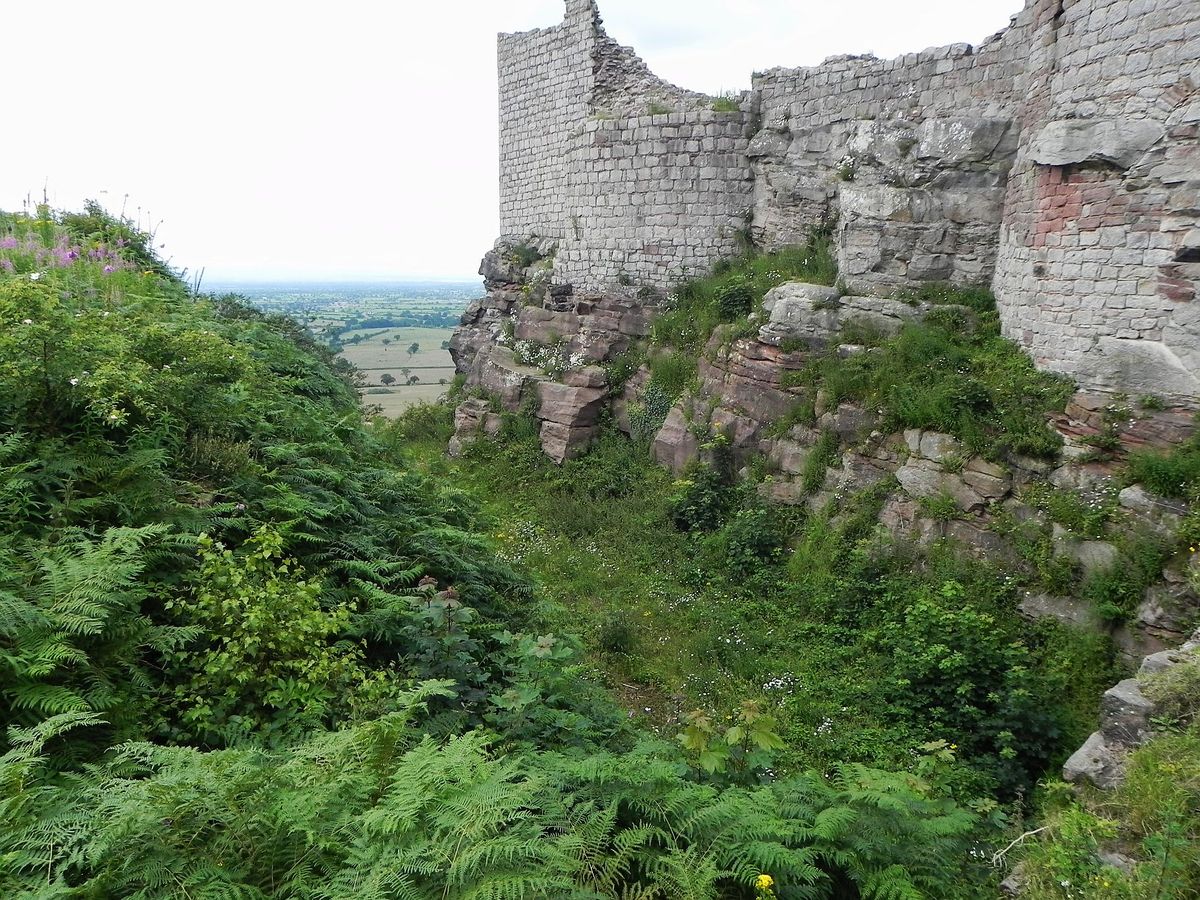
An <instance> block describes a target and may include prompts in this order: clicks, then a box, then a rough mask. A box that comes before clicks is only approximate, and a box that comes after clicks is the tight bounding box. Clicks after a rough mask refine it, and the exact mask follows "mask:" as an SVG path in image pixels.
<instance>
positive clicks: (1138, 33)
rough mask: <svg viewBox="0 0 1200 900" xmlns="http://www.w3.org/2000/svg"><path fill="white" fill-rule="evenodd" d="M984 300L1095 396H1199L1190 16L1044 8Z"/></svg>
mask: <svg viewBox="0 0 1200 900" xmlns="http://www.w3.org/2000/svg"><path fill="white" fill-rule="evenodd" d="M1032 9H1033V10H1034V12H1035V13H1036V15H1037V17H1038V40H1037V41H1036V43H1035V45H1034V50H1035V52H1034V53H1033V55H1032V57H1031V61H1030V67H1029V68H1030V74H1029V75H1028V84H1029V91H1028V97H1027V102H1026V105H1025V107H1024V109H1023V110H1022V121H1021V127H1022V140H1021V146H1020V150H1019V153H1018V156H1017V159H1016V161H1015V167H1014V170H1013V174H1012V177H1011V179H1010V183H1009V192H1008V198H1007V202H1006V206H1005V214H1004V219H1003V223H1002V227H1001V229H1000V235H1001V246H1000V254H999V262H998V265H997V270H996V276H995V281H994V288H995V290H996V293H997V296H998V297H999V298H1000V301H1001V304H1000V309H1001V314H1002V317H1003V321H1004V327H1005V333H1006V334H1007V335H1008V336H1009V337H1012V338H1013V339H1014V340H1017V341H1019V342H1020V343H1021V344H1022V345H1023V346H1024V347H1026V348H1027V349H1028V350H1029V352H1030V353H1031V355H1032V356H1033V357H1034V359H1035V361H1036V362H1037V363H1038V364H1039V365H1040V366H1043V367H1045V368H1049V369H1053V370H1056V371H1061V372H1064V373H1066V374H1068V375H1071V376H1072V377H1074V378H1075V379H1076V380H1078V381H1079V382H1080V383H1081V384H1083V385H1084V386H1086V387H1087V388H1089V389H1092V390H1099V391H1108V392H1117V391H1120V392H1125V393H1129V394H1131V395H1134V396H1136V395H1139V394H1144V393H1145V394H1155V395H1158V396H1162V397H1164V398H1168V399H1171V400H1174V401H1177V402H1184V403H1187V404H1190V405H1195V404H1196V401H1197V396H1198V395H1200V380H1198V377H1200V316H1198V314H1197V308H1196V305H1195V303H1194V302H1192V301H1193V300H1194V298H1195V292H1196V283H1197V278H1198V277H1200V266H1197V265H1196V264H1195V262H1191V261H1189V260H1190V259H1191V258H1192V257H1193V256H1196V255H1200V250H1197V249H1193V248H1195V247H1197V246H1200V232H1198V231H1197V226H1198V225H1200V222H1198V220H1197V213H1198V212H1200V147H1198V144H1197V134H1198V127H1200V95H1198V94H1197V92H1196V85H1197V83H1198V82H1200V4H1197V3H1196V2H1194V0H1074V2H1065V3H1061V4H1060V3H1056V2H1051V0H1039V2H1037V3H1035V4H1033V5H1032Z"/></svg>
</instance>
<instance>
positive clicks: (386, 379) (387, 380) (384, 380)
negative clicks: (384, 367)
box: [379, 372, 396, 385]
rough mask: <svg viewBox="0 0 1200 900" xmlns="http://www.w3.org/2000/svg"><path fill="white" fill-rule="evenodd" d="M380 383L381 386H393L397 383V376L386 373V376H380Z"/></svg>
mask: <svg viewBox="0 0 1200 900" xmlns="http://www.w3.org/2000/svg"><path fill="white" fill-rule="evenodd" d="M379 383H380V384H387V385H392V384H395V383H396V376H395V375H393V374H392V373H391V372H385V373H384V374H382V375H380V376H379Z"/></svg>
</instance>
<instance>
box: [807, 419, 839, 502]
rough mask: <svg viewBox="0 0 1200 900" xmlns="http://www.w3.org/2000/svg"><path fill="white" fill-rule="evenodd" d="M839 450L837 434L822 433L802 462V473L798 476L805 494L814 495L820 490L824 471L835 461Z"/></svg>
mask: <svg viewBox="0 0 1200 900" xmlns="http://www.w3.org/2000/svg"><path fill="white" fill-rule="evenodd" d="M839 449H840V447H839V444H838V437H837V433H836V432H834V431H822V432H821V436H820V437H819V438H817V442H816V444H814V445H813V448H812V451H811V452H810V453H809V454H808V458H807V459H806V460H805V461H804V471H803V472H802V473H801V475H800V482H801V484H802V485H803V486H804V492H805V493H806V494H813V493H816V492H817V491H818V490H819V489H820V487H821V485H822V484H823V483H824V482H825V470H826V469H828V468H829V467H830V466H832V465H833V464H834V463H835V462H836V461H837V458H838V450H839Z"/></svg>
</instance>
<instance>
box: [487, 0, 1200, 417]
mask: <svg viewBox="0 0 1200 900" xmlns="http://www.w3.org/2000/svg"><path fill="white" fill-rule="evenodd" d="M566 7H567V11H566V17H565V18H564V20H563V22H562V23H561V24H559V25H557V26H554V27H552V28H546V29H539V30H536V31H530V32H525V33H521V34H506V35H501V36H500V41H499V71H500V140H501V147H500V207H501V209H500V213H501V226H502V230H503V234H504V235H506V236H510V237H514V238H529V237H530V236H536V237H538V238H543V239H550V240H552V241H554V242H555V243H556V246H557V253H556V256H555V262H554V272H553V278H554V280H555V281H556V283H559V284H571V285H573V286H574V287H576V288H578V289H580V290H603V289H605V288H607V287H611V286H612V285H614V284H616V283H626V284H648V285H651V286H654V287H658V288H666V287H669V286H670V285H672V284H673V283H675V282H677V281H678V280H679V279H681V278H685V277H689V276H692V275H696V274H700V273H703V272H705V271H706V270H707V269H708V268H709V267H710V266H711V265H712V263H713V262H714V261H715V260H716V259H718V258H719V257H721V256H727V255H730V254H732V253H735V252H737V251H738V250H739V248H740V247H742V246H744V244H745V242H746V241H747V240H753V241H754V242H755V243H756V244H757V245H758V246H759V247H761V248H764V249H773V248H778V247H783V246H787V245H793V244H797V243H802V242H803V241H805V240H806V239H807V238H808V237H809V235H810V233H811V231H812V229H814V228H815V227H825V228H832V229H833V236H834V240H835V243H836V251H837V257H838V265H839V270H840V274H841V278H842V279H843V282H844V284H845V287H846V289H847V290H848V291H850V292H851V293H853V294H857V295H874V296H887V295H888V294H889V293H895V292H896V291H897V290H902V289H906V288H910V287H912V286H914V285H918V284H920V283H921V282H928V281H950V282H954V283H958V284H971V285H991V286H992V288H993V290H994V292H995V293H996V296H997V300H998V303H999V308H1000V315H1001V322H1002V326H1003V329H1004V333H1005V334H1006V335H1007V336H1008V337H1010V338H1012V339H1014V340H1015V341H1017V342H1019V343H1020V344H1021V345H1022V346H1023V347H1024V348H1026V349H1027V350H1028V352H1029V353H1030V355H1031V356H1032V357H1033V358H1034V360H1035V362H1036V363H1037V364H1038V365H1039V366H1041V367H1043V368H1046V369H1051V370H1055V371H1059V372H1063V373H1065V374H1067V375H1070V376H1071V377H1073V378H1074V379H1076V381H1077V382H1078V383H1079V384H1080V386H1081V387H1082V388H1084V389H1085V390H1089V391H1094V392H1100V393H1110V394H1111V393H1118V392H1124V393H1128V394H1131V395H1143V394H1153V395H1155V396H1157V397H1159V398H1160V399H1162V400H1164V401H1167V402H1168V403H1169V404H1174V405H1179V406H1185V407H1196V406H1200V298H1198V297H1197V285H1198V284H1200V89H1198V85H1200V0H1027V3H1026V6H1025V8H1024V9H1023V10H1022V11H1021V12H1020V13H1019V14H1017V15H1016V16H1014V17H1013V19H1012V22H1011V24H1010V26H1009V27H1008V28H1007V29H1005V30H1004V31H1002V32H1000V33H998V34H997V35H995V36H993V37H991V38H989V39H988V40H987V41H985V42H984V43H983V44H982V45H980V46H977V47H972V46H970V45H968V44H954V45H951V46H948V47H940V48H934V49H929V50H924V51H921V52H919V53H910V54H906V55H904V56H900V57H897V58H895V59H889V60H882V59H876V58H875V57H871V56H865V57H854V56H841V57H833V58H831V59H829V60H826V61H825V62H824V63H823V64H822V65H820V66H813V67H805V68H796V69H771V70H769V71H765V72H760V73H757V74H755V75H754V78H753V90H752V91H750V92H748V93H745V94H742V95H740V96H738V97H735V98H719V99H718V98H712V97H708V96H705V95H703V94H698V93H694V92H691V91H687V90H684V89H682V88H679V87H676V86H674V85H671V84H668V83H667V82H665V81H663V80H662V79H659V78H657V77H656V76H655V75H654V74H653V73H651V72H650V70H649V69H648V68H647V67H646V65H645V63H643V62H642V60H640V59H639V58H638V57H637V55H636V54H635V53H634V52H633V51H632V50H630V49H628V48H624V47H620V46H618V45H617V44H616V43H615V42H614V41H612V39H611V38H609V37H608V35H607V34H606V33H605V31H604V29H603V26H602V23H601V20H600V15H599V12H598V9H597V7H596V4H595V2H594V0H567V4H566Z"/></svg>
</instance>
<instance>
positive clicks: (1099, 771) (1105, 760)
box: [1062, 731, 1125, 790]
mask: <svg viewBox="0 0 1200 900" xmlns="http://www.w3.org/2000/svg"><path fill="white" fill-rule="evenodd" d="M1062 774H1063V781H1068V782H1071V783H1072V784H1080V783H1082V782H1085V781H1086V782H1089V783H1091V784H1094V785H1095V786H1096V787H1098V788H1100V789H1101V790H1111V789H1112V788H1115V787H1117V786H1118V785H1119V784H1120V783H1121V782H1122V781H1124V780H1125V754H1124V752H1122V748H1114V747H1110V746H1109V745H1108V743H1107V742H1106V741H1105V740H1104V735H1103V734H1102V733H1101V732H1099V731H1096V732H1093V733H1092V735H1091V736H1090V737H1089V738H1088V739H1087V741H1085V742H1084V745H1083V746H1082V747H1080V748H1079V749H1078V750H1076V751H1075V752H1074V753H1073V754H1071V758H1070V759H1068V760H1067V762H1066V764H1065V765H1064V766H1063V773H1062Z"/></svg>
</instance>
